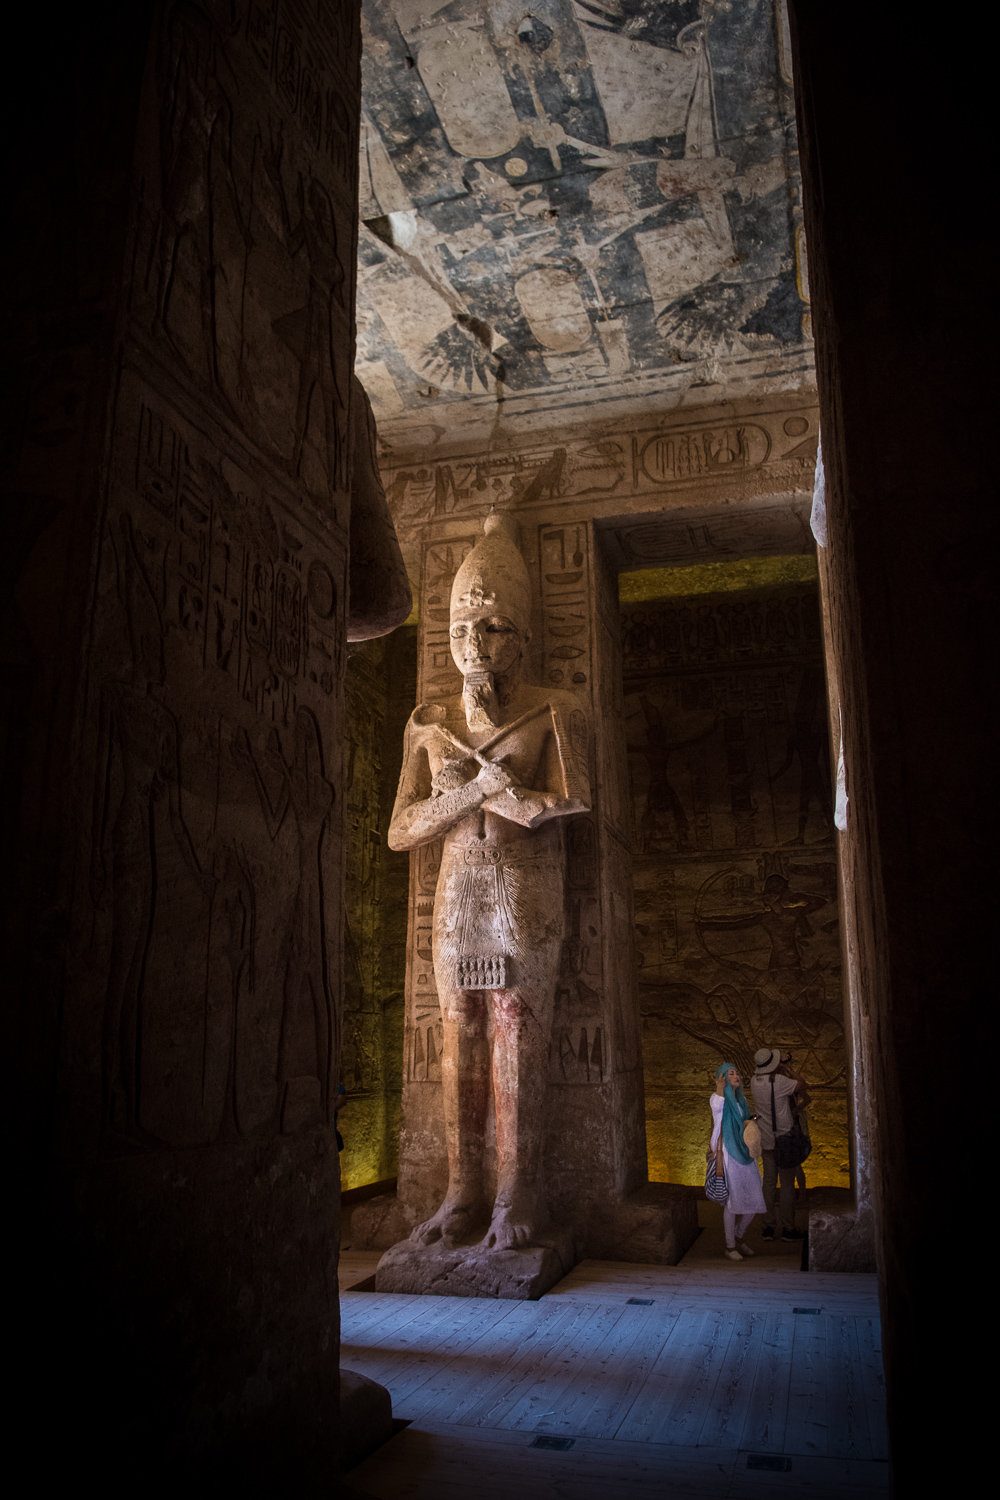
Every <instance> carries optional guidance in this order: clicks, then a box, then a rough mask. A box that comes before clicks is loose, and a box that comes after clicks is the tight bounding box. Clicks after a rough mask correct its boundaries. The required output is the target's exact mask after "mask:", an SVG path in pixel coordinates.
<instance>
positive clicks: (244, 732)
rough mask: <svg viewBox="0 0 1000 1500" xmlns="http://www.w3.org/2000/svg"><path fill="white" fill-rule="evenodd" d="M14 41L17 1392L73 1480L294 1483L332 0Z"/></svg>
mask: <svg viewBox="0 0 1000 1500" xmlns="http://www.w3.org/2000/svg"><path fill="white" fill-rule="evenodd" d="M32 24H35V23H32ZM37 27H38V30H39V34H38V35H37V36H36V37H35V38H34V43H33V48H34V50H32V48H27V51H26V55H32V56H35V57H37V58H38V59H41V58H43V57H44V58H46V59H47V60H48V62H47V66H49V67H50V71H49V72H48V73H47V75H46V77H47V84H46V87H47V88H48V89H49V90H50V91H51V101H50V107H49V108H48V110H47V112H46V113H45V118H44V122H41V121H40V120H39V118H38V116H39V112H38V111H37V110H33V109H32V110H26V111H25V115H24V119H25V120H26V121H28V123H29V128H28V129H26V130H25V132H24V135H23V137H21V138H19V139H18V140H17V141H16V142H14V143H12V156H13V158H14V159H15V160H16V171H15V172H14V175H13V177H12V179H11V182H10V184H9V188H8V191H9V193H10V195H11V197H12V199H13V207H14V212H15V218H16V222H17V223H18V226H19V228H20V230H21V237H20V239H19V241H18V242H17V251H18V254H17V257H16V258H15V259H14V261H13V263H12V264H11V266H10V267H9V268H8V269H7V271H5V275H4V278H3V284H4V289H5V292H6V293H7V294H8V295H9V296H10V297H11V301H12V316H11V318H10V319H9V321H7V322H5V325H4V326H5V329H6V330H7V334H8V337H9V340H10V342H9V344H8V347H7V349H6V353H7V356H8V358H7V360H6V362H5V364H6V368H7V370H8V372H9V380H8V386H7V390H6V395H7V397H8V400H7V403H6V415H5V435H6V447H5V454H4V457H5V463H6V473H5V476H4V478H5V488H6V492H7V498H6V500H5V502H4V506H5V509H4V516H3V519H4V525H5V527H6V528H7V530H6V535H7V538H8V541H7V544H6V545H5V558H6V560H7V562H6V583H5V590H4V594H3V598H2V607H3V609H4V615H3V679H4V683H5V687H6V689H7V697H8V706H9V708H10V725H9V728H10V738H9V741H8V744H9V750H8V752H7V754H6V756H5V759H4V762H3V771H4V781H3V807H4V812H5V818H4V830H3V831H4V836H5V850H4V857H3V873H4V877H5V880H6V881H7V890H6V895H5V899H4V902H3V912H4V918H5V923H6V933H5V938H6V943H7V952H8V954H10V955H12V958H11V961H10V962H9V964H8V968H7V971H6V976H5V977H6V979H7V982H8V985H9V995H10V999H11V1000H12V1002H13V1008H14V1015H15V1020H14V1024H13V1030H12V1033H11V1034H12V1037H13V1039H14V1043H15V1045H16V1048H17V1050H18V1055H19V1056H20V1057H21V1058H22V1064H21V1065H18V1066H16V1067H15V1068H14V1069H13V1071H14V1073H15V1074H16V1076H17V1080H18V1082H17V1085H16V1086H15V1090H14V1096H15V1110H14V1120H13V1125H12V1131H11V1135H10V1137H9V1140H10V1144H11V1148H12V1151H13V1154H14V1157H15V1158H16V1160H17V1161H18V1164H19V1170H20V1169H23V1170H24V1171H25V1173H26V1185H25V1187H24V1190H23V1192H22V1191H21V1190H20V1189H18V1192H17V1193H16V1194H15V1197H16V1198H17V1200H18V1201H19V1202H20V1204H21V1206H22V1211H23V1213H24V1223H25V1224H26V1225H28V1224H30V1225H31V1231H30V1234H29V1236H28V1238H27V1239H25V1240H22V1244H23V1245H24V1247H25V1250H26V1251H27V1250H28V1249H29V1247H30V1252H31V1253H30V1260H31V1264H30V1265H26V1266H25V1267H24V1275H23V1278H22V1283H23V1284H22V1289H21V1295H22V1300H23V1302H24V1305H25V1306H26V1307H29V1308H31V1310H32V1322H31V1327H30V1331H29V1341H28V1344H27V1346H26V1347H27V1350H28V1353H27V1354H26V1355H25V1359H26V1360H27V1361H28V1363H27V1364H26V1365H25V1366H24V1369H25V1370H30V1369H31V1368H33V1366H32V1363H31V1362H32V1361H33V1360H34V1358H35V1357H36V1351H39V1350H44V1351H45V1353H44V1358H45V1361H46V1362H47V1369H46V1372H45V1373H44V1376H43V1375H42V1373H39V1374H38V1378H37V1380H36V1379H35V1378H34V1377H32V1378H28V1377H27V1376H26V1377H25V1385H26V1387H27V1388H28V1389H30V1390H32V1391H36V1390H37V1389H40V1388H41V1387H42V1385H43V1384H44V1385H45V1386H48V1385H50V1383H51V1378H52V1376H51V1361H52V1353H51V1351H52V1350H53V1349H55V1348H57V1347H58V1349H59V1365H60V1368H61V1369H62V1371H63V1373H64V1378H65V1379H66V1381H67V1389H69V1388H72V1390H73V1393H74V1394H73V1397H72V1399H70V1398H69V1397H68V1396H67V1399H66V1400H65V1402H64V1403H63V1410H64V1416H65V1420H66V1422H67V1424H68V1425H67V1428H66V1430H65V1432H64V1439H65V1444H66V1451H67V1452H70V1453H73V1454H74V1459H76V1457H77V1456H78V1455H79V1456H80V1461H81V1462H85V1461H86V1459H85V1454H86V1452H87V1451H88V1445H89V1444H90V1443H92V1442H99V1441H100V1434H101V1433H105V1432H107V1428H108V1423H109V1422H112V1423H113V1425H114V1428H115V1439H114V1441H115V1443H116V1444H118V1453H119V1459H120V1464H121V1472H122V1473H126V1472H131V1473H136V1472H137V1473H139V1474H141V1473H142V1470H141V1469H140V1470H138V1471H134V1470H130V1469H129V1467H128V1465H129V1463H130V1460H129V1458H128V1454H129V1453H130V1452H131V1451H132V1448H133V1446H135V1448H136V1449H137V1450H138V1451H139V1452H141V1453H142V1454H143V1455H144V1461H148V1453H149V1452H156V1453H157V1454H158V1455H159V1456H160V1457H159V1462H160V1463H161V1465H162V1466H165V1467H167V1468H169V1467H170V1466H172V1465H178V1466H180V1467H181V1468H184V1467H185V1466H187V1465H195V1466H197V1467H199V1468H200V1469H201V1470H202V1471H204V1470H205V1466H206V1465H209V1464H210V1463H212V1462H218V1463H219V1464H221V1465H224V1466H225V1467H226V1472H227V1477H228V1478H229V1479H233V1480H234V1482H235V1476H236V1474H237V1473H238V1472H239V1470H238V1469H237V1468H234V1467H233V1466H234V1465H240V1466H245V1467H247V1468H248V1469H249V1470H250V1471H251V1472H253V1473H254V1474H255V1476H256V1477H258V1478H259V1477H260V1474H261V1473H263V1472H265V1471H268V1470H269V1467H270V1470H271V1471H273V1472H274V1473H276V1474H277V1473H280V1474H281V1477H282V1479H283V1481H284V1482H287V1483H291V1484H292V1487H293V1488H297V1487H300V1485H302V1484H305V1483H306V1482H307V1480H308V1482H311V1481H312V1478H314V1477H315V1476H316V1475H318V1474H327V1475H328V1474H329V1473H330V1472H331V1471H332V1469H333V1468H334V1467H335V1466H336V1462H337V1455H338V1430H337V1420H336V1413H337V1400H338V1388H339V1387H338V1380H339V1375H338V1307H337V1300H336V1274H335V1267H336V1255H337V1207H338V1193H339V1173H338V1165H337V1153H336V1149H335V1147H334V1145H333V1134H332V1128H331V1125H332V1121H331V1111H330V1103H331V1098H330V1090H331V1086H332V1085H333V1083H334V1082H335V1079H336V1076H337V1069H338V1066H339V1061H338V1059H339V1051H340V1004H339V1001H340V984H341V980H340V974H341V965H342V950H341V922H340V910H341V903H342V887H343V873H344V870H343V840H342V837H341V816H342V808H341V791H340V787H341V736H342V733H343V674H344V667H345V647H344V607H345V597H346V583H347V538H348V532H347V527H348V518H349V510H350V493H349V492H350V487H351V465H352V453H351V446H350V439H351V412H350V405H351V398H352V391H351V368H352V363H353V356H354V344H353V318H354V299H353V287H354V264H355V257H356V222H357V212H356V204H357V199H356V194H357V166H356V163H357V151H358V141H357V119H358V113H359V44H360V38H359V28H358V12H357V8H356V7H355V6H354V5H353V4H352V3H350V0H345V3H344V4H331V5H326V6H323V7H320V8H318V9H317V8H316V7H313V8H312V9H311V10H310V11H309V12H308V15H307V14H306V12H305V11H304V10H303V8H302V7H301V6H298V5H295V4H293V3H291V0H287V3H285V0H276V3H274V4H268V5H264V6H261V5H257V4H254V5H249V4H239V5H230V4H223V3H216V0H209V3H207V4H205V5H204V6H199V5H195V4H192V3H188V0H168V3H165V4H162V5H147V4H140V5H133V6H124V7H116V6H110V7H105V8H103V9H102V11H101V13H100V15H95V14H91V13H90V12H87V13H86V14H84V13H81V14H80V16H79V17H77V16H76V15H75V14H71V13H69V12H66V13H64V14H62V15H61V16H60V18H59V24H58V25H56V24H54V23H53V22H52V20H51V18H49V17H46V18H43V19H42V20H40V21H39V22H38V23H37ZM42 28H44V35H42V34H41V31H42ZM36 121H38V124H37V128H36V124H35V122H36ZM12 248H13V246H12V245H10V244H7V243H5V249H8V250H10V249H12ZM50 1319H51V1327H50V1323H49V1320H50ZM22 1373H23V1372H22ZM111 1413H113V1414H114V1415H113V1417H112V1416H111V1415H110V1414H111ZM77 1429H78V1430H77ZM74 1432H75V1433H76V1436H75V1437H74V1436H72V1435H71V1434H73V1433H74ZM109 1441H110V1440H109ZM210 1453H211V1454H214V1455H215V1457H214V1459H210V1457H209V1454H210ZM106 1464H107V1455H106V1454H105V1456H104V1460H103V1465H102V1467H103V1468H106Z"/></svg>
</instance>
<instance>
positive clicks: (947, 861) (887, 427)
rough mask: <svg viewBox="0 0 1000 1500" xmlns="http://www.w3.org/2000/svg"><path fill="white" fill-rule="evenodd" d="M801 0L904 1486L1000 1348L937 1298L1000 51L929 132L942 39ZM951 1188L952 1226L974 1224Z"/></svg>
mask: <svg viewBox="0 0 1000 1500" xmlns="http://www.w3.org/2000/svg"><path fill="white" fill-rule="evenodd" d="M790 11H791V16H792V33H793V41H794V44H795V70H796V86H797V94H798V101H799V106H798V113H799V135H800V140H801V143H802V162H803V184H804V190H805V192H804V196H805V214H806V230H807V233H808V235H809V254H810V267H811V270H810V275H811V280H812V289H813V308H814V316H815V330H816V352H817V368H818V374H819V377H820V378H819V390H820V408H821V414H822V423H823V455H824V462H825V466H826V473H827V537H828V541H827V553H826V563H825V575H826V576H825V594H826V600H827V608H828V613H829V620H830V625H831V632H832V653H833V656H834V659H835V661H836V663H837V675H838V680H839V684H840V692H841V707H842V712H843V726H844V757H845V766H846V776H847V795H848V808H847V829H846V833H845V834H844V835H843V839H842V852H843V855H844V862H845V866H846V868H847V870H848V871H849V878H850V881H851V884H852V886H853V893H854V903H853V909H854V913H855V917H856V922H855V931H854V934H853V939H854V945H855V953H856V973H857V980H858V993H859V996H860V1002H861V1007H862V1012H863V1015H864V1017H865V1020H866V1026H865V1029H864V1031H863V1032H862V1034H861V1037H860V1040H861V1043H862V1045H863V1047H864V1050H865V1054H866V1056H865V1064H866V1066H865V1081H866V1084H867V1092H868V1098H869V1101H870V1105H871V1114H872V1122H873V1130H872V1147H873V1150H872V1179H873V1184H874V1193H873V1198H874V1205H875V1222H876V1234H875V1242H876V1252H877V1261H878V1269H879V1277H880V1294H881V1300H882V1311H883V1319H882V1348H883V1351H884V1357H885V1364H886V1388H887V1405H888V1419H889V1434H890V1441H891V1447H892V1467H893V1481H894V1486H895V1491H896V1493H897V1494H900V1495H902V1494H907V1493H909V1492H910V1491H911V1490H913V1489H915V1488H918V1487H919V1486H920V1484H921V1483H922V1482H925V1477H926V1475H928V1474H930V1473H935V1472H953V1473H956V1474H957V1472H958V1465H957V1464H956V1455H955V1434H956V1432H958V1431H959V1430H960V1425H961V1423H962V1422H963V1421H964V1420H967V1413H968V1397H967V1392H966V1386H967V1381H963V1380H962V1379H961V1378H957V1379H954V1380H946V1381H928V1379H927V1378H926V1377H927V1369H928V1361H929V1358H930V1359H931V1360H932V1361H933V1365H934V1368H935V1369H938V1370H947V1371H956V1372H957V1371H965V1370H969V1369H973V1368H975V1358H976V1354H977V1352H978V1348H979V1345H980V1344H981V1330H980V1328H979V1327H978V1326H977V1324H976V1320H975V1319H973V1318H971V1317H962V1316H955V1315H954V1314H953V1313H952V1312H951V1310H950V1309H948V1311H947V1312H946V1311H945V1310H944V1309H943V1306H942V1299H943V1288H944V1287H945V1286H946V1285H947V1279H946V1278H947V1275H948V1269H949V1268H948V1264H947V1261H946V1259H945V1257H944V1255H943V1253H942V1247H943V1244H944V1243H945V1242H946V1235H945V1233H944V1226H945V1225H946V1224H949V1216H948V1192H949V1188H950V1184H951V1182H952V1180H953V1179H954V1177H955V1175H956V1163H957V1161H959V1160H968V1161H978V1159H979V1158H978V1154H977V1153H978V1149H979V1144H980V1142H989V1141H991V1139H992V1134H991V1127H992V1118H991V1117H992V1106H993V1088H992V1077H991V1076H990V1075H991V1074H992V1050H993V1049H992V1045H991V1043H990V1041H989V1038H991V1037H992V1022H993V1012H994V1009H995V1002H994V999H993V995H994V992H995V989H996V980H995V970H996V963H995V957H994V950H995V938H994V936H993V934H994V933H995V926H994V923H995V920H996V918H995V905H996V901H995V895H994V893H993V886H992V883H991V881H990V879H989V874H988V872H989V870H990V869H991V868H992V865H993V860H994V855H993V848H994V845H993V839H992V836H991V835H990V834H989V832H988V830H989V827H990V817H991V814H992V811H993V805H994V803H995V801H996V793H995V790H994V787H995V781H996V735H995V732H994V728H993V725H994V720H995V717H996V714H995V690H994V688H993V681H992V676H991V667H992V649H991V648H990V647H989V645H988V642H989V641H990V640H991V639H992V633H993V630H994V620H995V615H996V608H995V602H994V597H995V582H994V570H995V564H994V559H995V557H996V546H995V536H996V475H995V467H996V465H995V460H994V457H993V454H992V451H991V449H990V446H989V444H984V443H983V442H982V434H983V433H984V432H987V431H989V430H990V426H991V423H992V421H993V420H994V417H993V409H994V400H993V370H992V348H991V341H990V339H988V338H984V337H983V317H982V307H983V302H982V288H981V284H980V282H979V281H978V280H977V278H976V277H975V276H970V275H969V274H968V268H969V267H970V266H972V265H978V264H981V263H984V262H985V261H986V259H987V257H988V256H989V255H990V254H991V253H992V248H993V246H992V241H993V234H992V231H990V229H989V225H988V221H987V220H985V219H982V220H981V221H980V220H979V219H976V218H970V220H969V221H968V223H967V224H966V227H965V232H964V233H961V234H959V233H956V231H955V226H954V223H953V222H951V221H950V220H949V217H948V216H947V215H941V214H940V212H939V211H938V205H939V203H940V184H941V182H942V181H943V180H945V177H947V180H948V184H949V188H948V191H949V193H950V195H951V196H952V198H953V201H955V202H959V201H966V200H971V196H972V193H973V191H974V186H975V184H976V183H977V182H978V180H979V175H980V165H979V159H978V154H977V153H976V152H975V151H974V150H973V151H969V152H966V153H959V154H958V155H957V156H956V154H955V153H954V151H953V149H952V145H951V142H953V141H954V140H957V139H961V140H968V141H978V140H980V139H981V138H982V127H983V123H984V120H983V118H982V116H983V114H984V113H985V111H984V104H985V102H986V101H987V100H988V98H989V93H988V88H987V86H986V85H987V73H986V67H987V66H988V62H987V55H986V54H985V53H984V52H982V51H981V50H980V51H978V52H977V50H976V49H972V50H971V52H970V56H969V62H968V65H967V66H966V68H965V69H964V70H963V79H962V84H961V87H960V88H955V89H953V90H952V92H951V97H950V98H949V100H948V117H949V129H948V133H947V139H946V138H945V137H943V136H941V137H938V136H936V135H933V136H927V135H926V134H925V133H924V132H922V131H921V129H920V126H919V121H920V120H921V119H922V117H923V90H922V87H921V83H920V75H921V70H923V69H926V66H927V59H928V43H927V40H926V38H925V36H924V35H922V34H921V33H920V32H919V31H917V30H915V29H914V30H911V29H908V28H904V29H900V27H899V26H898V25H897V24H896V22H895V18H894V17H890V16H889V15H888V14H886V15H885V16H884V17H883V16H879V17H875V16H873V18H872V25H871V27H869V28H868V29H867V30H866V36H865V45H864V47H863V48H858V47H857V46H856V45H855V44H854V40H853V38H850V37H849V36H848V35H847V34H845V31H844V28H843V27H842V26H840V25H839V24H838V22H837V19H836V18H835V17H834V15H833V14H832V12H830V10H829V9H828V8H827V7H824V6H820V5H815V4H810V3H808V0H794V3H793V4H792V5H791V6H790ZM980 58H981V61H980ZM977 64H978V68H979V71H978V72H977ZM920 308H926V309H928V312H927V314H926V315H925V316H920V315H919V313H915V310H916V309H920ZM984 1044H985V1045H984ZM981 1058H982V1059H983V1061H982V1062H980V1059H981ZM981 1075H982V1076H983V1081H982V1082H980V1076H981ZM987 1079H988V1081H987ZM966 1142H968V1143H969V1146H968V1148H966ZM963 1148H966V1149H963ZM955 1196H956V1208H955V1209H954V1211H953V1213H952V1216H951V1218H952V1220H953V1221H957V1223H958V1224H964V1223H965V1222H967V1221H968V1220H969V1219H970V1217H971V1216H970V1214H969V1213H968V1212H967V1210H966V1208H965V1203H964V1195H961V1194H959V1195H955ZM959 1204H960V1205H961V1206H959ZM949 1227H950V1225H949ZM977 1228H978V1225H977ZM983 1243H984V1249H985V1250H986V1254H988V1253H989V1250H988V1248H986V1247H987V1246H988V1244H989V1241H988V1240H986V1239H984V1241H983Z"/></svg>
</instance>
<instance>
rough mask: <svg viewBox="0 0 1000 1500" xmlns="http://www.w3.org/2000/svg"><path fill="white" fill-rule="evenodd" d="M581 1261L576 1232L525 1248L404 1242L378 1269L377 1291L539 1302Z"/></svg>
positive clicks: (385, 1256)
mask: <svg viewBox="0 0 1000 1500" xmlns="http://www.w3.org/2000/svg"><path fill="white" fill-rule="evenodd" d="M578 1259H579V1254H578V1250H577V1245H576V1240H575V1239H574V1237H573V1236H572V1235H571V1234H564V1235H554V1236H552V1237H551V1238H548V1239H546V1241H545V1243H544V1244H538V1245H530V1246H529V1247H528V1248H527V1249H526V1250H490V1249H488V1248H487V1246H485V1245H458V1246H451V1247H448V1248H446V1247H445V1246H444V1245H442V1244H440V1242H439V1243H438V1244H435V1245H417V1244H414V1242H413V1241H412V1240H403V1241H402V1242H401V1243H400V1244H398V1245H393V1247H392V1249H391V1250H387V1251H386V1253H385V1254H384V1255H383V1257H382V1259H381V1260H380V1261H379V1263H378V1268H377V1269H376V1272H375V1290H376V1291H377V1292H406V1293H410V1294H411V1295H423V1296H431V1297H505V1298H510V1299H511V1300H512V1301H516V1302H534V1301H536V1300H537V1299H538V1298H539V1297H541V1296H542V1295H543V1294H544V1293H545V1292H547V1291H548V1290H549V1288H550V1287H553V1286H554V1285H555V1284H556V1282H557V1281H561V1280H562V1278H563V1277H564V1276H565V1275H566V1274H567V1272H569V1271H571V1270H572V1269H573V1267H574V1266H575V1265H576V1262H577V1260H578Z"/></svg>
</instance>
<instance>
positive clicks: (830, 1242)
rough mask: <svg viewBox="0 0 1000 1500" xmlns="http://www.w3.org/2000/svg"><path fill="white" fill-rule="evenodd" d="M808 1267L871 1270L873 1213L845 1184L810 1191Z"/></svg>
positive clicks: (873, 1262) (872, 1263) (873, 1265)
mask: <svg viewBox="0 0 1000 1500" xmlns="http://www.w3.org/2000/svg"><path fill="white" fill-rule="evenodd" d="M809 1269H810V1271H874V1270H875V1269H876V1264H875V1215H874V1213H873V1212H872V1210H871V1208H870V1207H869V1206H868V1205H867V1204H859V1203H857V1202H856V1201H855V1199H854V1195H853V1194H852V1193H851V1192H850V1191H849V1190H848V1189H846V1188H813V1189H812V1190H811V1191H810V1193H809Z"/></svg>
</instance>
